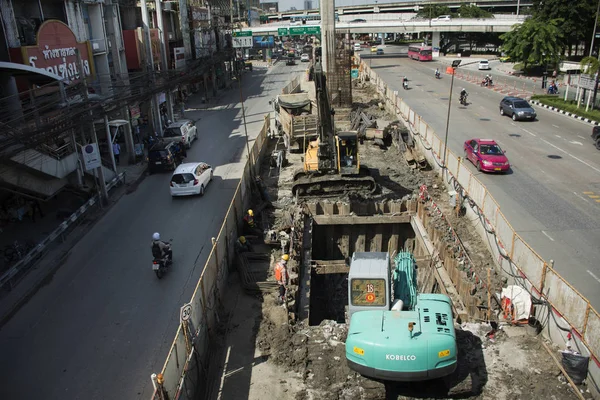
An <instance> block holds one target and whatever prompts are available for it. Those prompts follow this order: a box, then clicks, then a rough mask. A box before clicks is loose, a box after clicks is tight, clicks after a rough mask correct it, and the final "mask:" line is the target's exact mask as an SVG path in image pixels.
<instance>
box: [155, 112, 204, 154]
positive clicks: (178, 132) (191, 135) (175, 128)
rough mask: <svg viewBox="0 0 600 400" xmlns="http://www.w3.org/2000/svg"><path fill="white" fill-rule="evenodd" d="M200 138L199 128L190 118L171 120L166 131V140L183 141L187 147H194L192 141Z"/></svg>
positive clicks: (164, 137) (164, 138)
mask: <svg viewBox="0 0 600 400" xmlns="http://www.w3.org/2000/svg"><path fill="white" fill-rule="evenodd" d="M196 139H198V128H196V125H194V123H193V122H192V121H190V120H189V119H180V120H179V121H175V122H171V123H170V124H169V125H168V126H167V127H166V129H165V131H164V136H163V140H164V141H165V142H183V144H184V145H185V147H186V148H188V149H189V148H190V147H192V142H193V141H194V140H196Z"/></svg>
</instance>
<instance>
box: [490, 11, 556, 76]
mask: <svg viewBox="0 0 600 400" xmlns="http://www.w3.org/2000/svg"><path fill="white" fill-rule="evenodd" d="M561 22H562V21H561V20H560V19H559V18H557V19H553V20H550V21H542V20H539V19H537V18H528V19H526V20H525V22H523V24H521V25H515V26H514V27H513V30H512V31H510V32H507V33H505V34H503V35H501V36H500V38H501V39H502V40H504V44H503V45H502V50H503V51H504V52H505V53H506V55H508V56H509V57H510V58H511V59H512V60H514V61H516V62H522V63H523V66H524V67H525V68H526V67H527V66H528V65H536V64H537V65H545V64H548V63H552V64H556V63H558V61H559V60H560V55H561V54H562V52H561V50H562V48H563V46H564V42H563V39H564V36H563V34H562V32H561V30H560V28H559V25H560V24H561Z"/></svg>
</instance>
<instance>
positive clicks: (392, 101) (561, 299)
mask: <svg viewBox="0 0 600 400" xmlns="http://www.w3.org/2000/svg"><path fill="white" fill-rule="evenodd" d="M360 70H361V74H362V76H361V78H362V79H365V78H366V77H368V78H369V80H370V82H372V83H373V84H374V86H375V87H376V88H377V90H378V91H379V93H380V94H381V95H383V96H384V97H385V101H386V106H387V107H388V109H390V110H391V111H393V112H394V113H395V114H397V115H399V116H400V117H401V118H402V119H403V120H404V121H405V122H406V123H407V124H408V126H409V127H410V131H411V133H412V135H413V139H414V142H415V143H416V145H417V147H418V148H419V150H421V152H422V153H423V154H424V155H425V157H426V158H427V160H428V161H429V163H430V164H431V165H432V166H433V167H434V169H436V170H437V171H438V172H439V173H440V174H441V175H442V177H444V182H445V183H446V184H447V186H449V188H451V189H452V190H456V191H457V192H458V193H460V194H461V195H462V197H463V198H464V199H466V200H467V202H468V204H469V205H470V208H469V209H468V213H467V215H468V216H469V217H471V219H472V220H479V224H477V225H476V229H477V230H478V232H479V234H480V235H481V236H482V238H483V241H484V243H487V244H488V246H489V250H490V252H491V253H492V255H493V256H494V259H495V261H496V264H497V265H498V267H499V268H500V269H501V270H502V271H503V273H504V274H505V276H506V277H507V278H508V279H509V281H510V282H511V283H514V284H519V285H521V286H522V287H524V288H525V289H527V291H529V292H530V293H531V295H532V297H533V298H534V299H536V300H537V301H536V303H539V304H537V305H536V306H535V310H534V313H535V317H536V319H537V320H538V321H540V322H541V323H542V325H543V326H544V329H543V334H544V336H546V337H547V338H548V339H550V340H551V341H552V342H554V343H555V344H557V345H558V346H560V347H563V346H564V345H565V343H566V341H567V340H568V337H572V342H571V344H572V347H573V348H574V349H576V350H577V351H579V352H580V353H581V354H583V355H584V356H590V359H591V362H590V364H589V373H588V378H587V384H588V388H589V389H590V392H592V394H593V395H594V397H595V398H598V397H600V389H599V385H600V362H599V359H598V356H600V329H599V328H600V314H599V313H598V312H597V311H596V310H595V309H594V308H593V307H592V306H591V304H590V302H589V301H588V300H587V299H586V298H585V297H584V296H583V295H581V294H580V293H579V292H578V291H577V290H576V289H575V288H574V287H573V286H572V285H570V284H569V283H568V282H567V280H566V279H564V278H563V277H562V276H560V274H558V272H557V271H555V270H554V269H553V268H552V265H550V264H549V263H548V262H546V261H545V260H544V259H542V257H540V256H539V255H538V254H537V253H536V252H535V250H533V249H532V248H531V247H530V246H529V245H528V244H527V243H526V242H525V240H523V238H521V237H520V236H519V234H518V233H516V232H515V231H514V229H513V228H512V226H511V225H510V223H509V221H508V219H507V218H506V217H505V216H504V214H502V211H501V209H500V206H499V205H498V203H497V202H496V200H495V199H494V198H493V197H492V195H491V194H490V193H489V192H488V191H487V189H486V187H485V186H484V185H483V184H482V183H481V182H480V181H479V180H478V179H477V178H476V177H475V176H474V175H473V174H472V173H471V172H470V170H469V169H468V168H466V167H465V166H464V165H463V160H462V157H460V156H458V155H456V154H454V153H453V152H452V151H451V150H449V149H445V148H444V142H443V140H442V139H441V138H440V137H439V136H437V134H436V133H435V131H434V130H433V129H432V128H431V127H430V126H429V125H428V124H427V123H426V122H425V121H424V120H423V119H422V118H421V117H420V116H419V115H418V114H417V113H416V112H414V111H413V110H412V109H411V108H410V107H409V106H408V104H406V103H405V102H404V101H403V99H402V98H401V97H399V96H398V92H397V91H393V90H391V89H390V88H389V87H388V86H387V84H386V83H385V82H384V81H383V80H382V79H381V78H379V76H378V75H377V74H376V73H375V72H374V71H373V70H372V69H371V68H370V67H369V66H368V64H366V63H365V62H364V61H362V60H361V68H360ZM444 153H445V154H446V165H447V173H444V172H443V170H444V169H443V168H442V167H443V165H442V160H443V159H444V157H443V154H444ZM455 284H456V282H455Z"/></svg>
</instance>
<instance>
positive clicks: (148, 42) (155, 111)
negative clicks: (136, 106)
mask: <svg viewBox="0 0 600 400" xmlns="http://www.w3.org/2000/svg"><path fill="white" fill-rule="evenodd" d="M140 2H141V6H142V25H143V29H144V47H145V48H146V71H147V72H148V73H149V76H150V81H151V82H152V83H154V82H155V75H154V58H153V57H152V47H151V46H152V39H151V38H150V25H149V24H150V17H149V15H148V5H147V4H146V0H140ZM159 105H160V103H159V101H158V94H155V95H153V96H152V116H153V117H152V121H153V123H152V124H153V125H154V129H155V130H156V133H157V134H159V135H160V136H162V135H163V129H162V122H161V120H160V108H159Z"/></svg>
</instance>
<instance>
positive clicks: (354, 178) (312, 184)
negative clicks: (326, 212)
mask: <svg viewBox="0 0 600 400" xmlns="http://www.w3.org/2000/svg"><path fill="white" fill-rule="evenodd" d="M376 191H377V183H375V179H373V177H371V176H368V175H344V176H342V175H339V174H326V175H322V174H306V173H304V172H298V173H296V174H295V175H294V184H293V186H292V194H293V195H294V196H296V197H313V196H314V197H328V196H340V195H345V194H359V195H372V194H374V193H375V192H376Z"/></svg>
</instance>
